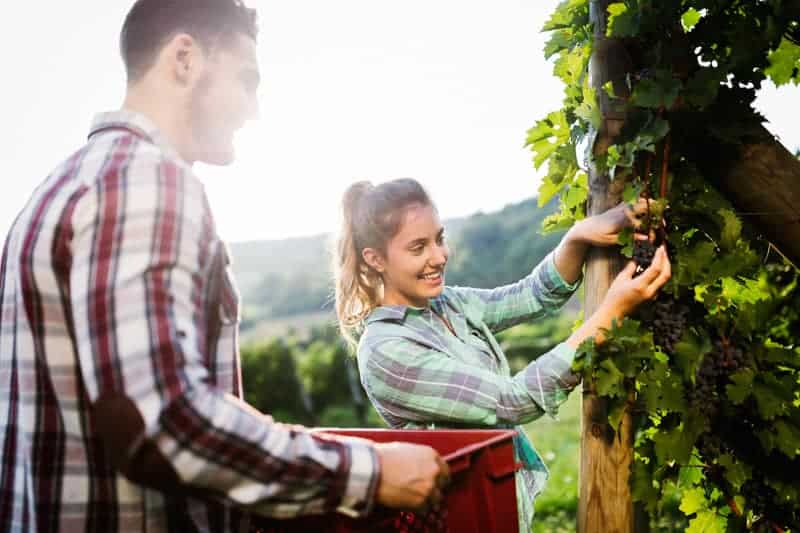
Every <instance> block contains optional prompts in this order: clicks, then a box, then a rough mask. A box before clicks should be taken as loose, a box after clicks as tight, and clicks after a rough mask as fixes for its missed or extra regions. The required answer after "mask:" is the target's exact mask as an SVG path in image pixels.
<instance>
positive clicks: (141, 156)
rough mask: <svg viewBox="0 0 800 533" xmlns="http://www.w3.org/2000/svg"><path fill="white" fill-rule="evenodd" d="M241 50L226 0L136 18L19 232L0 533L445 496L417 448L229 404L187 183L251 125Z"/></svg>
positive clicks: (206, 247) (352, 508)
mask: <svg viewBox="0 0 800 533" xmlns="http://www.w3.org/2000/svg"><path fill="white" fill-rule="evenodd" d="M256 33H257V32H256V23H255V14H254V12H253V11H252V10H250V9H248V8H246V7H244V6H243V5H242V4H241V2H240V1H239V0H138V1H137V2H136V3H135V5H134V6H133V8H132V9H131V11H130V12H129V14H128V16H127V18H126V20H125V23H124V26H123V30H122V34H121V52H122V57H123V60H124V62H125V66H126V70H127V74H128V90H127V94H126V98H125V102H124V105H123V108H122V110H121V111H118V112H112V113H106V114H102V115H99V116H98V117H97V118H96V120H95V122H94V125H93V127H92V130H91V133H90V136H89V140H88V143H87V144H86V145H85V146H84V147H83V148H81V149H80V150H79V151H78V152H76V153H75V154H74V155H72V156H71V157H69V158H68V159H67V160H66V161H65V162H64V163H63V164H61V165H60V166H59V167H58V168H57V169H56V170H55V171H54V172H53V174H52V175H51V176H50V177H48V178H47V180H46V181H44V182H43V183H42V184H41V185H40V186H39V187H38V188H37V189H36V191H35V192H34V193H33V196H32V197H31V199H30V201H29V202H28V204H27V206H26V207H25V208H24V209H23V211H22V212H21V213H20V215H19V216H18V218H17V220H16V222H15V223H14V226H13V228H12V230H11V232H10V234H9V236H8V238H7V241H6V243H5V248H4V251H3V259H2V266H1V268H2V271H1V272H0V302H2V327H1V328H0V447H1V448H0V449H2V464H1V465H0V531H2V532H9V531H14V532H17V531H20V532H27V531H37V532H56V531H59V532H62V533H68V532H77V531H80V532H83V531H86V532H102V533H108V532H114V531H148V532H158V531H170V532H181V533H183V532H191V531H210V532H211V531H213V532H218V531H220V532H221V531H245V530H246V529H247V527H248V515H249V513H256V514H263V515H268V516H276V517H292V516H296V515H300V514H305V513H318V512H326V511H339V512H344V513H348V514H351V515H362V514H365V513H368V512H369V511H370V509H371V508H372V506H373V505H374V503H375V502H379V503H382V504H385V505H388V506H392V507H397V508H415V507H418V506H422V505H425V504H431V503H435V502H436V501H438V500H439V499H440V498H441V492H440V486H441V485H442V484H443V483H444V482H446V478H447V467H446V465H445V464H444V463H443V462H442V460H441V458H440V457H439V456H438V455H437V454H436V453H435V452H434V451H433V450H432V449H431V448H428V447H424V446H414V445H409V444H398V443H395V444H389V445H375V444H372V443H369V442H366V441H355V440H353V441H344V440H334V439H333V438H322V437H319V436H314V435H311V434H309V433H308V432H307V431H306V430H305V429H303V428H300V427H290V426H285V425H281V424H276V423H274V422H273V421H272V419H271V418H269V417H268V416H266V415H263V414H261V413H259V412H257V411H255V410H254V409H252V408H251V407H249V406H248V405H247V404H245V403H244V402H243V401H242V400H241V379H240V376H239V371H240V367H239V359H238V348H237V341H236V338H237V331H236V330H237V327H238V296H237V293H236V290H235V288H234V286H233V283H232V280H231V278H230V272H229V269H228V268H227V264H228V257H227V254H226V252H225V250H226V249H225V246H224V245H223V244H222V243H221V242H220V240H219V238H218V237H217V234H216V229H215V226H214V220H213V217H212V215H211V212H210V210H209V207H208V203H207V201H206V196H205V192H204V190H203V186H202V184H201V183H200V182H199V181H198V180H197V179H196V178H195V177H194V175H193V174H192V169H191V165H192V163H194V162H195V161H204V162H208V163H213V164H220V165H222V164H227V163H230V162H231V161H232V159H233V155H234V153H233V146H232V137H233V134H234V132H235V131H236V130H237V129H239V128H240V127H241V126H242V125H243V124H244V123H245V121H246V120H248V119H250V118H253V117H254V116H255V115H256V114H257V105H256V98H255V93H256V89H257V86H258V83H259V73H258V67H257V64H256V43H255V40H256ZM437 485H438V486H437Z"/></svg>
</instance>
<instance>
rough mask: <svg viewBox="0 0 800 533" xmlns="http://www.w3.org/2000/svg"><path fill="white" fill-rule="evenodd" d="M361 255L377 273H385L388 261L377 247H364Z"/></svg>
mask: <svg viewBox="0 0 800 533" xmlns="http://www.w3.org/2000/svg"><path fill="white" fill-rule="evenodd" d="M361 257H362V258H363V259H364V262H365V263H366V264H367V265H368V266H369V267H370V268H371V269H372V270H374V271H376V272H377V273H379V274H383V271H384V270H386V262H385V261H384V260H383V256H382V255H381V254H380V253H379V252H378V251H377V250H376V249H375V248H364V249H363V250H362V251H361Z"/></svg>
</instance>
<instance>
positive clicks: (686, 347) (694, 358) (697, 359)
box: [674, 329, 711, 383]
mask: <svg viewBox="0 0 800 533" xmlns="http://www.w3.org/2000/svg"><path fill="white" fill-rule="evenodd" d="M710 351H711V340H710V339H709V337H708V335H705V334H702V335H701V334H698V333H697V332H696V331H694V330H692V329H689V330H687V331H685V332H684V334H683V337H681V340H680V341H679V342H678V343H677V344H675V353H674V358H675V363H676V364H677V367H678V370H680V371H681V372H682V373H683V379H685V380H686V381H688V382H690V383H694V380H695V376H696V375H697V369H698V368H699V366H700V363H701V362H702V360H703V356H705V354H707V353H708V352H710Z"/></svg>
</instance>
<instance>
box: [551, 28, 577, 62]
mask: <svg viewBox="0 0 800 533" xmlns="http://www.w3.org/2000/svg"><path fill="white" fill-rule="evenodd" d="M571 45H572V32H570V31H569V30H567V29H560V30H556V31H553V33H552V34H551V36H550V39H549V40H548V41H547V44H545V45H544V58H545V59H550V57H551V56H553V55H555V54H557V53H558V52H561V51H562V50H567V49H569V48H570V46H571Z"/></svg>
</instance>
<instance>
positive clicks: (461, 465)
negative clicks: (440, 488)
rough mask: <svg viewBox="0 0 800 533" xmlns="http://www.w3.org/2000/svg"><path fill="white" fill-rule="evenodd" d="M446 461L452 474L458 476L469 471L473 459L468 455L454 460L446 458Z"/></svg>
mask: <svg viewBox="0 0 800 533" xmlns="http://www.w3.org/2000/svg"><path fill="white" fill-rule="evenodd" d="M445 461H447V465H448V466H449V467H450V474H451V475H453V474H458V473H459V472H462V471H464V470H468V469H469V467H470V465H471V464H472V458H471V457H470V455H469V454H467V455H460V456H458V457H455V458H453V459H448V458H447V457H445Z"/></svg>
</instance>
